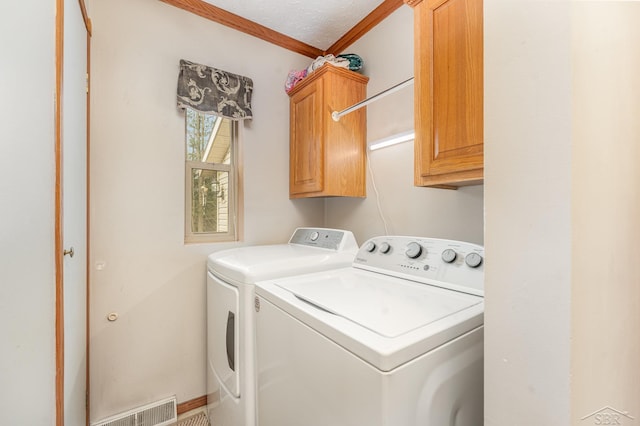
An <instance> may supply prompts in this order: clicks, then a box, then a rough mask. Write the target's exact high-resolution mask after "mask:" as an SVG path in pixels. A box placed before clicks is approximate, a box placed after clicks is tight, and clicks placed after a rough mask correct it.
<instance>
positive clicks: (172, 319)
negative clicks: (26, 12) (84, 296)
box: [90, 0, 324, 420]
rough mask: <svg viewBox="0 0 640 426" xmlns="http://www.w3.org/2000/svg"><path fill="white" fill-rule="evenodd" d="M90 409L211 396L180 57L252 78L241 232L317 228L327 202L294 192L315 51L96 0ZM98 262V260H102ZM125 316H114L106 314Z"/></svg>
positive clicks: (143, 2) (126, 0)
mask: <svg viewBox="0 0 640 426" xmlns="http://www.w3.org/2000/svg"><path fill="white" fill-rule="evenodd" d="M90 6H91V8H90V10H91V17H92V20H93V39H92V71H91V72H92V97H91V99H92V105H91V125H92V132H91V144H92V146H91V212H90V218H91V244H92V246H91V256H92V259H91V270H92V271H91V274H92V275H91V418H92V419H93V420H97V419H100V418H103V417H105V416H107V415H111V414H114V413H117V412H119V411H122V410H125V409H129V408H132V407H135V406H137V405H140V404H143V403H147V402H149V401H153V400H156V399H159V398H161V397H165V396H168V395H172V394H176V395H177V397H178V402H184V401H187V400H190V399H192V398H196V397H200V396H203V395H205V394H206V380H205V379H206V367H205V366H206V363H205V362H206V361H205V355H206V353H205V351H206V334H205V327H206V321H205V319H206V299H205V276H206V275H205V270H206V267H205V259H206V255H207V254H208V253H210V252H213V251H215V250H218V249H220V248H225V247H229V244H226V245H225V244H221V245H214V244H201V245H185V244H184V243H183V238H184V236H183V229H184V213H183V210H184V207H183V206H184V150H185V149H184V118H183V114H182V113H181V112H179V111H178V109H177V108H176V106H175V105H176V95H175V92H176V82H177V76H178V63H179V60H180V59H181V58H184V59H188V60H192V61H195V62H200V63H203V64H208V65H211V66H215V67H217V68H221V69H225V70H228V71H231V72H234V73H238V74H242V75H245V76H248V77H251V78H252V79H253V81H254V86H255V90H254V95H253V112H254V117H255V118H254V119H253V120H252V121H250V122H247V123H246V124H245V127H244V129H243V130H244V132H243V140H242V150H243V152H244V154H243V160H242V162H243V169H244V206H245V208H244V241H243V243H246V244H249V243H250V244H257V243H275V242H284V241H286V239H287V238H288V237H289V236H290V234H291V232H292V230H293V229H294V228H295V227H296V226H302V225H316V226H318V225H322V224H323V220H324V219H323V201H322V200H298V201H295V202H293V201H290V200H289V197H288V174H289V172H288V170H289V167H288V164H289V163H288V157H289V156H288V152H289V127H288V123H289V121H288V117H289V109H288V108H289V103H288V102H289V100H288V96H287V95H286V93H285V92H284V88H283V87H284V81H285V79H286V76H287V72H288V71H289V69H290V68H294V69H299V68H302V67H304V66H306V65H307V63H308V62H309V61H310V59H309V58H306V57H303V56H300V55H298V54H294V53H291V52H289V51H286V50H284V49H282V48H279V47H276V46H274V45H271V44H268V43H266V42H263V41H260V40H258V39H256V38H253V37H250V36H247V35H244V34H241V33H239V32H237V31H234V30H231V29H229V28H226V27H223V26H221V25H218V24H216V23H213V22H210V21H207V20H205V19H203V18H200V17H198V16H195V15H193V14H190V13H188V12H185V11H182V10H180V9H177V8H174V7H172V6H169V5H167V4H164V3H162V2H159V1H157V0H93V1H92V2H91V3H90ZM100 268H102V269H100ZM110 312H117V313H118V314H119V319H118V320H117V321H116V322H113V323H111V322H108V321H107V320H106V316H107V315H108V314H109V313H110Z"/></svg>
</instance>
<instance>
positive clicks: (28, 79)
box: [0, 0, 55, 425]
mask: <svg viewBox="0 0 640 426" xmlns="http://www.w3.org/2000/svg"><path fill="white" fill-rule="evenodd" d="M54 8H55V3H54V2H51V1H39V0H24V1H20V2H2V3H0V53H1V54H2V59H1V61H2V65H1V66H0V93H2V97H3V102H2V103H0V117H2V118H1V120H2V124H1V125H0V219H1V221H0V336H2V343H1V347H2V349H1V350H0V378H1V379H0V380H2V384H3V385H2V391H1V392H0V395H1V398H0V424H7V425H9V424H24V425H26V424H39V425H45V424H53V421H54V419H55V333H54V324H55V303H54V302H55V279H54V278H55V275H54V274H55V268H54V236H53V225H54V201H53V194H54V141H55V138H54V114H53V111H54V103H53V95H54V91H55V80H54V79H55V66H54V65H55V45H54V39H55V9H54Z"/></svg>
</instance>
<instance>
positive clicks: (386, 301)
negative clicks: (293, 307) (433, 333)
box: [276, 269, 482, 338]
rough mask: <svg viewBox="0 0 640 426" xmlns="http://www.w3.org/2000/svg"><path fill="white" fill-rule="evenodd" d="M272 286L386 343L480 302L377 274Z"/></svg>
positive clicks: (352, 274)
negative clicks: (356, 326) (347, 321)
mask: <svg viewBox="0 0 640 426" xmlns="http://www.w3.org/2000/svg"><path fill="white" fill-rule="evenodd" d="M276 285H278V286H279V287H281V288H283V289H285V290H287V291H289V292H291V293H292V294H294V295H295V296H296V297H298V298H300V299H302V300H304V301H305V302H308V303H311V304H313V305H315V306H317V307H319V308H321V309H324V310H325V311H328V312H330V313H332V314H334V315H339V316H341V317H343V318H345V319H347V320H349V321H352V322H354V323H356V324H358V325H360V326H362V327H364V328H366V329H368V330H371V331H373V332H374V333H377V334H379V335H381V336H384V337H390V338H394V337H398V336H401V335H403V334H405V333H408V332H410V331H412V330H415V329H417V328H420V327H424V326H426V325H428V324H431V323H433V322H435V321H439V320H441V319H443V318H445V317H447V316H449V315H453V314H455V313H456V312H460V311H462V310H464V309H467V308H469V307H470V306H473V305H476V304H479V303H481V302H482V299H481V298H479V297H475V296H471V295H469V294H465V293H459V292H456V291H446V290H444V291H443V290H442V289H440V288H437V287H432V286H430V285H425V284H420V283H415V282H412V281H408V280H402V279H396V278H391V277H389V276H386V275H382V274H362V273H360V272H358V271H356V270H355V269H351V270H345V271H344V272H343V273H341V274H334V275H329V276H327V275H325V276H317V275H310V276H300V277H297V278H296V279H294V280H288V281H279V282H277V284H276Z"/></svg>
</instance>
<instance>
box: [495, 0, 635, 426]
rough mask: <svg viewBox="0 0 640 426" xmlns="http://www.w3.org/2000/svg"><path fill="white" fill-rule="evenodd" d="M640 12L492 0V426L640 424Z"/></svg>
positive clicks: (627, 6) (622, 5) (630, 7)
mask: <svg viewBox="0 0 640 426" xmlns="http://www.w3.org/2000/svg"><path fill="white" fill-rule="evenodd" d="M639 6H640V4H638V3H634V2H628V3H627V2H535V1H534V2H529V1H525V2H503V1H501V0H485V186H486V190H485V211H486V219H485V220H486V238H485V249H486V254H487V258H488V259H493V261H488V262H487V265H486V269H485V271H486V272H485V286H486V293H485V304H486V305H485V306H486V307H485V377H486V381H485V425H491V426H493V425H496V426H506V425H513V424H517V425H521V426H528V425H532V426H533V425H540V424H563V425H569V424H571V425H586V424H597V423H596V422H597V419H595V418H589V419H585V420H582V418H583V417H584V416H587V415H588V414H590V413H593V412H595V411H597V410H600V409H601V408H604V407H607V406H609V407H613V408H615V409H617V410H620V411H628V412H629V414H630V415H631V416H632V417H635V418H636V419H637V418H638V415H639V414H640V375H639V373H638V368H637V367H638V364H637V363H638V359H640V342H639V339H640V336H639V335H638V332H637V328H638V324H640V314H639V312H640V310H639V308H640V306H639V305H640V297H639V290H638V283H639V282H640V279H639V278H640V274H639V272H638V267H637V261H636V259H637V257H638V255H639V254H640V253H639V251H640V249H639V248H638V244H637V240H638V237H639V236H640V232H639V231H640V229H639V222H638V217H640V216H639V213H640V199H639V196H638V194H640V180H639V177H640V176H639V171H638V166H637V158H638V154H640V152H639V151H638V150H639V145H638V140H639V137H640V126H639V124H638V120H637V117H638V116H640V102H639V101H638V99H640V86H639V84H638V79H637V76H638V74H639V70H640V53H639V52H638V49H637V45H638V41H640V33H639V31H638V29H637V24H636V23H637V22H638V17H639V16H640V7H639ZM620 421H622V423H621V424H635V423H633V421H631V420H630V419H628V418H627V419H620ZM636 421H637V420H636ZM601 424H605V423H603V422H602V421H601Z"/></svg>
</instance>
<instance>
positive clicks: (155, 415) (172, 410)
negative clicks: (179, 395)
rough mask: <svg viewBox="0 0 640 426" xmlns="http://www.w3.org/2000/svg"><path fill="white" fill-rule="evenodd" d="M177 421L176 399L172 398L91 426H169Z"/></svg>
mask: <svg viewBox="0 0 640 426" xmlns="http://www.w3.org/2000/svg"><path fill="white" fill-rule="evenodd" d="M176 420H177V413H176V398H175V397H171V398H167V399H163V400H162V401H157V402H153V403H151V404H147V405H144V406H142V407H138V408H134V409H133V410H129V411H127V412H125V413H120V414H116V415H115V416H111V417H109V418H107V419H104V420H101V421H99V422H97V423H92V424H91V426H168V425H170V424H172V423H174V422H175V421H176Z"/></svg>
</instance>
